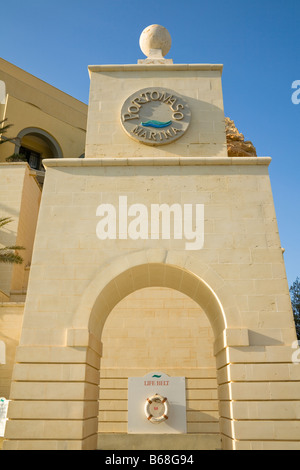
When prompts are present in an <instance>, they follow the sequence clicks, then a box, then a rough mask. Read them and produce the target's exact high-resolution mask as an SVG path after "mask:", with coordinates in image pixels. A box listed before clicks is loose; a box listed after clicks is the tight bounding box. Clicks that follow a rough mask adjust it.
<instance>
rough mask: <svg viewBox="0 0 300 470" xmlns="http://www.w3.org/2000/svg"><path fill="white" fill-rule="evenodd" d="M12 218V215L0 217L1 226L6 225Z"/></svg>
mask: <svg viewBox="0 0 300 470" xmlns="http://www.w3.org/2000/svg"><path fill="white" fill-rule="evenodd" d="M12 220H13V219H12V218H11V217H0V227H4V225H6V224H9V223H10V222H12Z"/></svg>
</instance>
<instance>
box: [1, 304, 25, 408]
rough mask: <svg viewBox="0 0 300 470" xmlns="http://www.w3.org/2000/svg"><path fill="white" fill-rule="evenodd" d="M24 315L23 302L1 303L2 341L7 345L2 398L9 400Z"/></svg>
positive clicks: (3, 369) (2, 367)
mask: <svg viewBox="0 0 300 470" xmlns="http://www.w3.org/2000/svg"><path fill="white" fill-rule="evenodd" d="M23 313H24V303H22V302H2V303H0V341H3V342H4V344H5V350H6V359H5V364H0V397H4V398H6V399H9V397H10V388H11V379H12V372H13V366H14V362H15V355H16V348H17V346H18V345H19V341H20V337H21V330H22V322H23Z"/></svg>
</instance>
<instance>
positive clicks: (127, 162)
mask: <svg viewBox="0 0 300 470" xmlns="http://www.w3.org/2000/svg"><path fill="white" fill-rule="evenodd" d="M271 160H272V159H271V157H153V158H149V157H142V158H141V157H132V158H122V157H120V158H59V159H57V158H55V159H54V158H53V159H45V160H43V164H44V166H45V167H46V168H47V167H92V166H94V167H95V166H97V167H98V166H216V165H220V166H223V165H226V166H228V165H265V166H269V165H270V163H271Z"/></svg>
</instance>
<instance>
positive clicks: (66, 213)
mask: <svg viewBox="0 0 300 470" xmlns="http://www.w3.org/2000/svg"><path fill="white" fill-rule="evenodd" d="M140 44H141V48H142V50H143V52H144V53H145V55H146V56H147V58H146V59H143V60H139V61H138V63H137V64H132V65H100V66H90V67H89V72H90V78H91V87H90V100H89V113H88V131H87V141H86V152H85V158H84V159H59V160H58V159H57V160H48V161H47V162H46V163H45V165H46V167H47V172H46V179H45V184H44V192H43V196H42V203H41V209H40V214H39V220H38V228H37V233H36V241H35V246H34V256H33V262H32V268H31V275H30V281H29V290H28V296H27V301H26V306H25V314H24V321H23V329H22V336H21V341H20V345H19V347H18V349H17V357H16V364H15V368H14V375H13V380H14V381H13V384H12V392H11V402H10V406H9V412H8V413H9V421H8V423H7V427H6V436H5V439H6V440H5V441H4V448H5V449H31V448H33V449H96V448H99V449H133V448H135V449H138V448H141V449H145V448H148V449H172V448H175V449H178V448H180V449H220V448H222V449H237V450H239V449H299V448H300V445H299V438H300V426H299V412H300V411H299V410H300V401H299V399H300V386H299V385H300V384H299V378H300V372H299V366H298V364H294V363H293V362H292V354H293V352H294V351H293V349H292V346H293V344H294V342H295V340H296V334H295V327H294V322H293V316H292V311H291V304H290V298H289V288H288V283H287V279H286V273H285V266H284V260H283V254H282V249H281V245H280V239H279V234H278V227H277V221H276V215H275V210H274V203H273V197H272V191H271V185H270V179H269V174H268V166H269V164H270V162H271V159H270V158H269V157H253V156H252V157H229V156H228V153H227V145H226V132H225V119H224V109H223V97H222V83H221V75H222V65H212V64H174V63H173V61H172V60H171V59H165V56H166V54H167V53H168V51H169V49H170V46H171V39H170V35H169V33H168V32H167V31H166V30H165V28H163V27H161V26H158V25H152V26H150V27H149V28H146V30H144V31H143V33H142V35H141V39H140ZM149 374H152V375H149ZM149 377H150V378H149ZM155 377H156V378H157V377H163V378H164V380H162V379H161V380H160V381H158V379H157V380H156V381H155V379H154V378H155ZM166 377H167V378H166ZM178 378H182V380H184V383H185V387H184V388H183V391H182V394H181V396H180V397H179V398H178V400H179V401H180V400H181V402H180V403H183V405H180V406H182V407H183V410H182V409H181V411H184V413H185V414H184V415H182V414H181V415H180V416H185V418H184V420H183V418H181V420H179V424H178V425H177V424H176V423H177V421H176V416H177V417H178V413H179V411H178V410H179V408H178V406H179V405H178V404H177V402H176V399H175V398H174V399H173V398H172V399H171V390H170V394H169V392H168V391H166V390H168V389H167V388H165V389H164V392H165V395H166V396H167V398H168V399H169V409H168V410H169V411H168V413H169V416H168V418H169V419H168V420H165V421H164V422H163V423H160V424H153V423H152V422H151V421H150V420H147V416H145V413H144V410H143V406H142V403H140V402H139V401H138V400H139V399H138V398H135V396H134V395H132V394H131V389H130V383H131V382H132V380H138V379H140V383H141V387H143V386H145V387H147V386H149V392H150V390H151V391H152V392H153V393H154V392H160V390H161V389H159V387H160V386H164V387H167V386H169V384H172V383H173V382H172V381H173V380H175V379H178ZM151 387H156V388H157V390H156V388H155V389H153V390H152V388H151ZM99 391H100V393H99ZM141 393H145V395H144V396H143V400H144V401H145V400H146V399H147V398H148V395H147V393H148V391H147V390H146V389H145V391H144V392H141ZM132 397H133V398H132ZM172 400H173V401H172ZM176 410H177V411H176ZM133 416H134V417H135V418H138V420H137V421H138V423H136V422H135V423H134V424H133V425H131V424H130V423H131V419H132V417H133ZM148 417H149V416H148ZM183 421H184V422H183ZM140 425H141V426H144V427H143V430H142V431H141V430H140V429H141V428H140V427H139V426H140Z"/></svg>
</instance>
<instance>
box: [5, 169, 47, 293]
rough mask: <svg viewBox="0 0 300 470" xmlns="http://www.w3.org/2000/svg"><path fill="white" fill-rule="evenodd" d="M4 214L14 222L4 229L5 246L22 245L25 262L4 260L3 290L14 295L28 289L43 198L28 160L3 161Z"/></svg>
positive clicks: (21, 252)
mask: <svg viewBox="0 0 300 470" xmlns="http://www.w3.org/2000/svg"><path fill="white" fill-rule="evenodd" d="M0 195H1V197H0V217H11V218H12V222H11V223H9V224H7V225H6V226H4V227H3V229H1V238H0V243H1V246H2V247H4V246H12V245H19V246H23V247H24V248H25V250H22V251H20V255H21V256H22V258H23V259H24V262H23V263H22V264H21V265H16V264H5V263H1V264H0V290H1V291H2V292H3V293H4V294H6V295H7V296H8V297H10V294H11V291H18V292H22V291H25V292H26V289H27V284H28V274H29V271H28V268H29V266H30V263H31V258H32V249H33V243H34V237H35V231H36V224H37V217H38V212H39V206H40V199H41V188H40V187H39V185H38V183H37V181H36V180H35V177H34V175H33V174H32V172H31V170H30V168H29V165H27V164H26V163H2V164H0Z"/></svg>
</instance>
